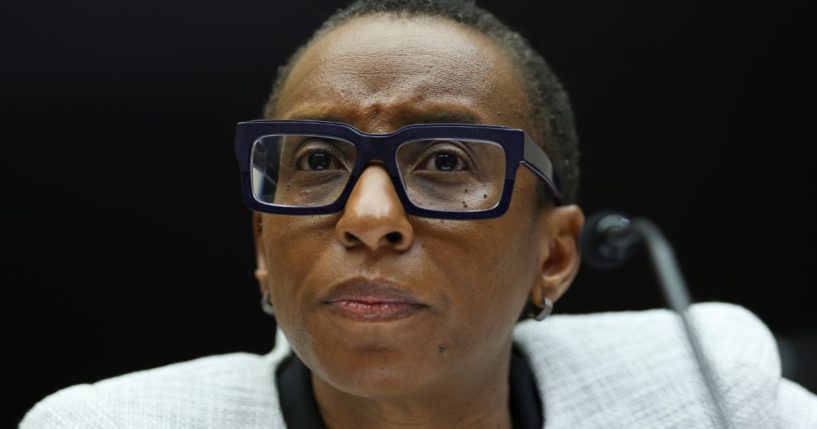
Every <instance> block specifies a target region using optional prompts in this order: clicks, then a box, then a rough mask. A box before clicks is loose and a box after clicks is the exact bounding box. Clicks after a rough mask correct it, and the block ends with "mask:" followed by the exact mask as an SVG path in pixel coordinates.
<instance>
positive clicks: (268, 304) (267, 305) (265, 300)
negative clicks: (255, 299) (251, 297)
mask: <svg viewBox="0 0 817 429" xmlns="http://www.w3.org/2000/svg"><path fill="white" fill-rule="evenodd" d="M261 309H262V310H264V313H267V314H269V315H270V316H275V309H274V308H273V307H272V301H270V299H269V292H264V293H263V294H262V295H261Z"/></svg>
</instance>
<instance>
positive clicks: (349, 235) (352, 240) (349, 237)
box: [344, 232, 359, 243]
mask: <svg viewBox="0 0 817 429" xmlns="http://www.w3.org/2000/svg"><path fill="white" fill-rule="evenodd" d="M344 237H346V241H347V242H348V243H355V242H357V241H359V240H358V238H357V237H356V236H355V235H354V234H352V233H350V232H347V233H345V234H344Z"/></svg>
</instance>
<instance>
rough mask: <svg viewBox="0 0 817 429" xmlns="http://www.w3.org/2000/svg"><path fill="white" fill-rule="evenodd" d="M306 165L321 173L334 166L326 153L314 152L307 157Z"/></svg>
mask: <svg viewBox="0 0 817 429" xmlns="http://www.w3.org/2000/svg"><path fill="white" fill-rule="evenodd" d="M306 163H307V164H308V165H309V169H311V170H315V171H321V170H326V169H327V168H329V167H331V166H332V165H331V164H332V158H331V156H330V155H329V154H328V153H326V152H314V153H311V154H309V156H307V157H306Z"/></svg>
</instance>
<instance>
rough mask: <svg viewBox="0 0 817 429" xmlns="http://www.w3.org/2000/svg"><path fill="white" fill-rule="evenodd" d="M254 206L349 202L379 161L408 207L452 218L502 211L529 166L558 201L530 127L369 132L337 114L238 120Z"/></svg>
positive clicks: (308, 209) (317, 208)
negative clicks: (519, 171) (333, 116)
mask: <svg viewBox="0 0 817 429" xmlns="http://www.w3.org/2000/svg"><path fill="white" fill-rule="evenodd" d="M235 151H236V156H237V157H238V163H239V169H240V171H241V183H242V192H243V196H244V201H245V202H246V204H247V206H249V208H250V209H252V210H255V211H259V212H265V213H279V214H290V215H314V214H328V213H336V212H339V211H341V210H342V209H343V207H344V206H345V205H346V200H347V199H348V198H349V194H351V192H352V189H353V188H354V186H355V183H356V182H357V180H358V178H359V177H360V175H361V174H362V173H363V170H364V169H365V168H366V167H367V166H368V165H370V163H372V162H378V163H381V164H382V165H383V166H384V168H385V169H386V171H387V172H388V174H389V176H390V178H391V181H392V184H393V185H394V189H395V190H396V192H397V195H398V197H399V198H400V201H401V202H402V204H403V207H404V208H405V210H406V212H407V213H410V214H413V215H417V216H424V217H432V218H444V219H481V218H490V217H497V216H501V215H502V214H503V213H505V211H507V209H508V205H509V203H510V199H511V193H512V192H513V184H514V179H515V178H516V170H517V168H518V167H519V165H524V166H525V167H527V168H528V169H530V171H532V172H533V173H534V174H536V176H538V177H539V178H541V179H542V180H543V181H544V183H545V185H546V187H547V189H548V190H549V191H550V193H551V194H552V195H553V197H554V199H555V200H556V202H557V204H558V203H559V202H560V193H559V189H558V177H557V173H556V171H554V168H553V164H552V163H551V161H550V159H549V158H548V156H547V155H546V154H545V152H544V151H543V150H542V148H540V147H539V146H538V145H536V143H534V142H533V140H531V139H530V137H528V136H527V134H525V132H524V131H522V130H519V129H513V128H507V127H502V126H495V125H462V124H417V125H409V126H406V127H403V128H401V129H399V130H397V131H395V132H393V133H390V134H368V133H363V132H360V131H358V130H357V129H355V128H354V127H352V126H350V125H347V124H343V123H335V122H325V121H308V120H278V121H271V120H257V121H248V122H240V123H238V125H237V127H236V139H235Z"/></svg>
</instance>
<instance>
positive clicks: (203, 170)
mask: <svg viewBox="0 0 817 429" xmlns="http://www.w3.org/2000/svg"><path fill="white" fill-rule="evenodd" d="M344 3H345V2H343V1H328V0H327V1H310V2H276V1H272V0H266V1H252V0H241V1H229V2H228V1H224V2H216V1H212V0H207V1H203V0H197V1H189V0H184V1H167V2H160V1H139V2H136V1H122V0H106V1H101V0H92V1H76V2H56V1H52V2H37V1H34V2H27V3H25V4H18V3H15V4H14V5H13V6H11V5H6V6H2V8H3V10H2V11H0V16H2V18H0V20H2V30H0V31H2V33H3V34H2V41H0V44H2V45H0V46H2V51H0V82H2V87H0V90H1V91H2V92H1V93H0V100H2V106H1V107H2V112H0V117H2V127H0V138H2V152H0V172H2V182H0V183H2V197H3V198H2V201H3V202H2V206H1V207H2V211H1V212H2V214H0V216H2V227H0V228H1V229H0V234H1V235H0V243H2V248H3V256H2V284H3V288H2V291H3V296H2V303H3V306H4V307H5V311H3V318H4V319H5V320H4V322H3V327H4V329H3V332H4V337H5V338H7V340H6V345H7V347H6V348H5V352H4V354H5V357H6V358H7V359H8V362H7V363H6V364H5V365H4V367H5V368H4V371H6V372H7V374H6V375H5V376H4V380H6V382H5V386H6V387H7V388H10V389H11V390H12V391H13V392H14V393H13V396H11V397H10V398H9V399H6V400H5V403H4V408H5V409H6V410H7V411H6V412H5V413H4V414H5V415H4V419H6V420H5V422H4V423H8V424H9V425H14V424H15V422H16V421H17V420H18V419H19V418H20V417H21V416H22V414H23V413H24V411H25V410H26V409H27V408H29V407H30V406H31V405H32V404H33V403H34V402H36V400H38V399H40V398H41V397H43V396H45V395H46V394H48V393H51V392H53V391H55V390H57V389H59V388H62V387H65V386H68V385H70V384H75V383H80V382H92V381H95V380H98V379H101V378H105V377H109V376H113V375H116V374H121V373H124V372H128V371H133V370H137V369H144V368H149V367H154V366H158V365H163V364H167V363H170V362H175V361H179V360H185V359H190V358H194V357H198V356H203V355H207V354H214V353H224V352H231V351H239V350H243V351H251V352H258V353H263V352H265V351H267V350H268V349H269V348H270V347H271V345H272V339H273V322H272V321H271V319H269V318H267V317H265V316H264V315H263V314H262V313H261V311H260V309H259V306H258V292H257V285H256V283H255V281H254V280H253V277H252V270H253V268H254V257H253V249H252V243H251V241H252V239H251V234H250V228H249V217H250V215H249V211H248V210H247V209H246V208H245V207H244V206H243V203H242V202H241V200H240V194H239V181H238V172H237V163H236V161H235V159H234V154H233V146H232V143H233V132H234V125H235V123H236V122H238V121H241V120H248V119H254V118H258V117H259V115H260V111H261V107H262V105H263V103H264V101H265V98H266V96H267V93H268V90H269V88H270V84H271V81H272V78H273V76H274V74H275V71H276V68H277V66H278V65H280V64H281V63H282V62H283V61H284V59H285V58H286V57H287V56H288V55H289V54H290V53H291V52H292V51H293V50H294V49H295V47H296V46H297V44H298V43H300V42H301V41H303V40H305V39H306V38H307V37H308V36H309V35H310V34H311V32H312V30H313V29H314V28H315V27H316V26H317V25H319V23H320V22H322V21H323V20H324V19H325V18H326V17H328V16H329V14H330V13H331V12H332V11H333V10H334V9H336V8H337V7H338V6H340V5H342V4H344ZM531 3H532V2H521V1H507V0H505V1H501V2H500V1H490V2H489V1H483V2H480V4H482V5H484V6H486V7H488V8H489V9H491V10H494V11H495V12H496V14H497V15H498V16H499V17H500V18H501V19H503V20H505V21H506V22H508V23H509V24H511V25H512V26H513V27H515V28H517V29H518V30H519V31H520V32H522V33H523V34H524V35H526V36H527V37H528V38H529V39H530V40H531V42H532V44H533V45H534V47H536V48H537V49H539V50H540V51H541V52H543V53H544V54H545V56H546V58H547V59H548V60H549V61H550V62H551V64H552V66H553V67H554V69H555V70H556V71H557V73H558V74H559V75H560V76H561V77H562V79H563V81H564V83H565V85H566V86H567V88H568V89H569V91H570V93H571V94H572V96H573V101H574V105H575V109H576V113H577V118H578V124H579V134H580V136H581V145H582V150H583V157H582V168H583V178H582V190H581V197H580V203H581V205H582V206H583V207H584V209H585V212H586V213H592V212H595V211H597V210H599V209H605V208H617V209H622V210H624V211H626V212H628V213H631V214H634V215H641V216H646V217H649V218H651V219H653V220H654V221H655V222H657V223H658V224H659V225H660V226H661V227H662V228H663V229H664V231H665V233H666V235H667V236H668V237H669V239H670V240H671V241H672V242H673V243H674V244H675V247H676V252H677V255H678V257H679V260H680V263H681V266H682V268H683V269H684V272H685V275H686V278H687V280H688V283H689V285H690V288H691V291H692V294H693V296H694V298H696V299H697V300H719V301H729V302H734V303H738V304H741V305H744V306H746V307H748V308H749V309H750V310H752V311H754V312H755V313H756V314H757V315H759V316H760V317H761V318H763V319H764V320H765V321H766V323H767V324H768V325H769V327H770V328H771V329H772V330H773V332H774V333H775V334H776V335H777V336H778V337H779V338H780V339H781V342H782V343H781V344H782V352H783V355H784V356H783V357H784V363H786V373H787V374H788V375H789V376H790V377H792V378H794V379H796V380H798V381H800V382H801V383H803V384H805V385H807V386H809V387H810V388H811V389H812V390H817V376H815V371H816V370H817V368H815V364H814V363H813V362H814V359H815V356H817V352H815V349H816V347H815V342H816V341H815V340H814V338H815V337H814V335H815V332H817V318H815V311H814V302H815V301H814V300H815V297H816V294H815V293H814V291H813V288H814V286H815V281H814V278H815V277H814V275H815V262H814V261H815V256H817V255H815V250H814V246H813V244H812V243H813V242H814V240H815V238H817V236H815V220H817V218H816V217H815V203H814V195H813V194H814V185H813V182H814V168H813V164H814V158H813V157H812V156H811V154H812V150H811V146H812V145H813V144H814V142H815V139H814V137H813V135H814V131H813V130H812V126H813V124H814V121H813V114H814V108H813V105H814V95H815V94H814V79H813V73H814V69H815V68H814V57H815V56H814V46H813V45H812V44H811V43H807V41H808V40H810V39H812V37H813V36H814V35H813V34H811V33H813V31H811V29H810V27H813V22H814V19H813V18H814V16H813V13H812V12H811V10H807V9H806V4H807V3H808V2H804V1H788V2H774V3H773V4H772V3H767V2H760V1H756V2H741V3H739V6H735V5H733V4H732V3H731V2H723V1H719V2H717V1H716V2H712V1H703V0H700V1H695V2H687V1H669V2H666V1H665V2H656V1H648V0H641V1H623V2H604V1H595V2H589V1H566V0H564V1H546V2H542V6H541V11H537V12H535V13H534V11H532V10H531V7H532V6H530V4H531ZM735 4H736V5H737V4H738V3H735ZM662 305H663V301H662V299H661V296H660V294H659V293H658V292H657V291H656V287H655V285H654V281H653V278H652V273H651V272H650V270H649V268H648V266H647V265H645V261H644V259H643V258H641V259H638V260H637V261H635V262H634V263H633V264H631V265H630V266H628V267H627V268H625V269H623V270H621V271H617V272H613V273H600V272H598V271H594V270H591V269H589V268H588V267H583V268H582V271H581V272H580V274H579V276H578V279H577V281H576V282H575V284H574V286H573V288H572V290H571V291H570V292H569V293H568V294H567V295H566V296H565V297H564V299H563V300H561V301H560V302H559V303H558V305H557V311H558V312H561V313H577V312H590V311H608V310H624V309H645V308H652V307H659V306H662ZM798 362H799V365H797V363H798ZM4 426H5V425H4Z"/></svg>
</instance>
